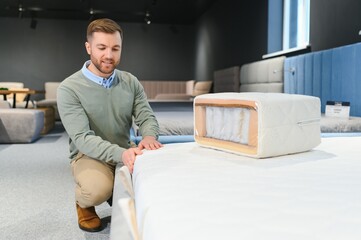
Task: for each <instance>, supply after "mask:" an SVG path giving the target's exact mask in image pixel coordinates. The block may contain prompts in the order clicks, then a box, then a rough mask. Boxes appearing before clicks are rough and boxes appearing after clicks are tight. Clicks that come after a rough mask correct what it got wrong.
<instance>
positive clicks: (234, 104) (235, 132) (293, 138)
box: [194, 93, 321, 158]
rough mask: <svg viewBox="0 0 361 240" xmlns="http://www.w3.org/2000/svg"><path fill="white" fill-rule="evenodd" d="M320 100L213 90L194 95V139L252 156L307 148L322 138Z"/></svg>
mask: <svg viewBox="0 0 361 240" xmlns="http://www.w3.org/2000/svg"><path fill="white" fill-rule="evenodd" d="M320 118H321V111H320V100H319V98H317V97H312V96H305V95H296V94H284V93H216V94H205V95H200V96H197V97H196V98H195V99H194V138H195V141H196V142H197V143H198V144H200V145H201V146H204V147H210V148H215V149H219V150H224V151H229V152H232V153H236V154H241V155H246V156H250V157H255V158H265V157H272V156H280V155H285V154H292V153H297V152H304V151H308V150H310V149H312V148H314V147H316V146H317V145H319V144H320V142H321V137H320Z"/></svg>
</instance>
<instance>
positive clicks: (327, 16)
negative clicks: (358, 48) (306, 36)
mask: <svg viewBox="0 0 361 240" xmlns="http://www.w3.org/2000/svg"><path fill="white" fill-rule="evenodd" d="M310 14H311V19H310V25H311V26H310V43H311V50H312V51H320V50H325V49H329V48H334V47H339V46H343V45H348V44H352V43H356V42H359V41H360V40H361V36H359V35H358V32H359V31H360V30H361V1H360V0H342V1H340V0H317V1H312V0H311V6H310Z"/></svg>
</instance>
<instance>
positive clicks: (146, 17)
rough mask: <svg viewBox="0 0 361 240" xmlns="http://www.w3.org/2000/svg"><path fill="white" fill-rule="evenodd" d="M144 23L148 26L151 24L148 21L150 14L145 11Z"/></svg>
mask: <svg viewBox="0 0 361 240" xmlns="http://www.w3.org/2000/svg"><path fill="white" fill-rule="evenodd" d="M144 21H145V23H146V24H148V25H149V24H151V23H152V21H151V20H150V12H149V11H146V13H145V17H144Z"/></svg>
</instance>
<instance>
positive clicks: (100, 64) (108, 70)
mask: <svg viewBox="0 0 361 240" xmlns="http://www.w3.org/2000/svg"><path fill="white" fill-rule="evenodd" d="M90 59H91V61H92V63H93V65H94V66H95V67H96V69H97V70H98V71H99V72H100V73H102V74H105V75H109V74H112V73H113V71H114V69H115V68H116V67H117V65H118V64H119V61H117V62H115V61H114V60H112V59H105V60H99V59H95V58H93V57H91V58H90ZM104 62H106V63H104Z"/></svg>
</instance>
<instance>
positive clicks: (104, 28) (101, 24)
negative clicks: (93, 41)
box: [86, 18, 123, 40]
mask: <svg viewBox="0 0 361 240" xmlns="http://www.w3.org/2000/svg"><path fill="white" fill-rule="evenodd" d="M117 31H118V32H119V33H120V37H121V39H123V30H122V28H121V27H120V26H119V24H118V23H116V22H114V21H113V20H111V19H109V18H101V19H96V20H94V21H92V22H91V23H89V25H88V29H87V33H86V37H87V40H89V38H91V36H92V35H93V33H94V32H104V33H115V32H117Z"/></svg>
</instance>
